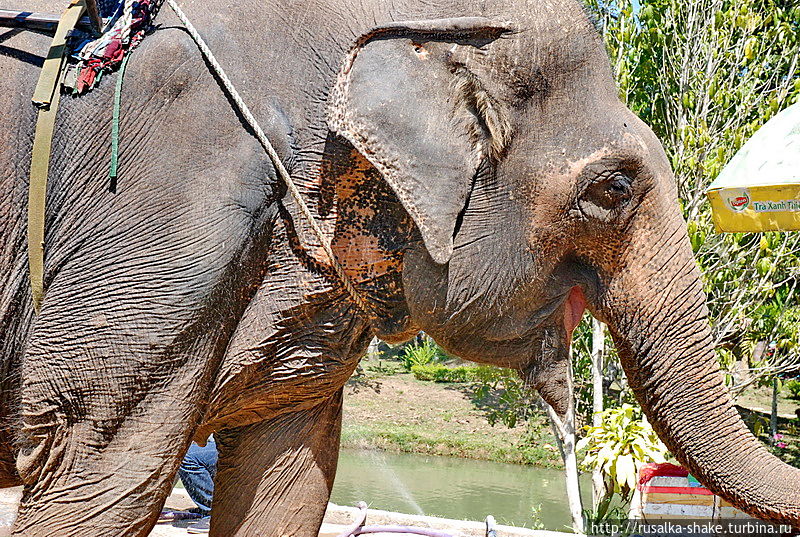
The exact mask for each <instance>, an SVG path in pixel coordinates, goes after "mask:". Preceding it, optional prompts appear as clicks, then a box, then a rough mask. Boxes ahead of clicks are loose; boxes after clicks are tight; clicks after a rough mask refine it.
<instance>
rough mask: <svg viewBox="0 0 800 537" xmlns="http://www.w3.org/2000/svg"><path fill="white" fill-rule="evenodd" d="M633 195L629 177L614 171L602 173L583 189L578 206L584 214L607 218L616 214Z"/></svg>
mask: <svg viewBox="0 0 800 537" xmlns="http://www.w3.org/2000/svg"><path fill="white" fill-rule="evenodd" d="M631 197H633V190H632V188H631V179H630V178H629V177H627V176H626V175H624V174H622V173H619V172H614V173H610V174H603V175H600V176H598V177H597V178H596V179H595V180H594V181H592V182H591V183H590V184H589V186H587V187H586V189H585V190H584V191H583V194H582V195H581V197H580V200H579V206H580V209H581V211H582V212H583V214H584V215H586V216H588V217H593V218H600V219H603V220H608V219H610V218H613V217H614V216H616V215H617V214H618V213H619V212H620V211H621V210H622V208H623V207H624V206H625V205H626V204H627V203H628V202H629V201H630V200H631Z"/></svg>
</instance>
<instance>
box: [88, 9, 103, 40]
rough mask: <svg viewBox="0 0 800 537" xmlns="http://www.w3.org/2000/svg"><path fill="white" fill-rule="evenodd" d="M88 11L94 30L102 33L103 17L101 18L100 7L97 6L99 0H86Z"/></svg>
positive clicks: (96, 32)
mask: <svg viewBox="0 0 800 537" xmlns="http://www.w3.org/2000/svg"><path fill="white" fill-rule="evenodd" d="M85 1H86V13H88V14H89V22H90V23H91V25H92V30H93V31H94V33H95V34H96V35H100V33H101V32H102V31H103V19H102V18H100V9H99V8H98V7H97V0H85Z"/></svg>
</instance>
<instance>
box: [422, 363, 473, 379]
mask: <svg viewBox="0 0 800 537" xmlns="http://www.w3.org/2000/svg"><path fill="white" fill-rule="evenodd" d="M474 372H475V368H474V367H467V366H457V367H448V366H446V365H441V364H427V365H412V366H411V373H412V374H413V375H414V378H416V379H417V380H427V381H433V382H469V381H470V380H472V378H473V377H474Z"/></svg>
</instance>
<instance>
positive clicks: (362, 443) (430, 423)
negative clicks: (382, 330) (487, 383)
mask: <svg viewBox="0 0 800 537" xmlns="http://www.w3.org/2000/svg"><path fill="white" fill-rule="evenodd" d="M342 445H343V446H344V447H349V448H367V449H384V450H390V451H404V452H409V453H425V454H433V455H447V456H454V457H465V458H472V459H483V460H490V461H497V462H510V463H517V464H527V465H537V466H543V467H548V468H558V467H560V466H561V459H560V457H559V455H558V449H557V448H556V444H555V440H554V438H553V436H552V435H551V433H550V430H549V426H548V425H547V423H546V422H545V421H544V419H541V420H533V421H532V422H531V423H530V424H528V425H527V426H526V425H524V424H523V425H519V426H517V427H514V428H508V427H505V426H504V425H502V424H497V425H495V426H492V425H490V424H489V421H488V419H487V417H486V414H485V412H484V411H482V410H479V409H478V408H477V406H476V404H475V402H474V400H473V390H472V388H471V386H470V385H469V384H466V383H434V382H423V381H419V380H416V379H415V378H414V377H413V376H412V375H411V374H409V373H406V372H401V368H400V367H399V365H398V364H396V363H394V362H388V363H387V362H386V361H382V362H378V361H377V360H366V361H365V362H363V363H362V365H361V371H360V372H359V374H358V375H356V376H355V377H354V378H353V379H351V380H350V382H349V383H348V385H347V387H346V390H345V402H344V419H343V427H342Z"/></svg>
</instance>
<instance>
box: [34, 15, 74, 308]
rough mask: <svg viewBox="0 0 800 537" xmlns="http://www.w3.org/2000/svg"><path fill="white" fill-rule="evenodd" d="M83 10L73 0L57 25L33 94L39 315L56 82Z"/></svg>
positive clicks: (36, 301) (58, 96) (57, 98)
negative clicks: (35, 110) (37, 110)
mask: <svg viewBox="0 0 800 537" xmlns="http://www.w3.org/2000/svg"><path fill="white" fill-rule="evenodd" d="M85 10H86V4H85V2H84V0H73V2H72V3H71V4H70V5H69V7H68V8H67V10H66V11H65V12H64V14H63V15H62V16H61V19H60V20H59V21H58V28H56V34H55V36H53V43H52V44H51V45H50V51H49V52H48V53H47V58H46V59H45V61H44V64H43V65H42V72H41V74H40V75H39V81H38V82H37V84H36V90H35V91H34V93H33V99H32V100H33V104H35V105H36V106H38V107H39V112H38V114H37V118H36V133H35V134H34V137H33V149H32V150H31V170H30V184H29V186H28V269H29V271H30V279H31V295H32V296H33V308H34V310H35V311H36V313H37V314H38V313H39V310H40V309H41V305H42V298H43V297H44V216H45V201H46V197H47V175H48V173H49V170H50V151H51V148H52V144H53V131H54V129H55V124H56V115H57V112H58V104H59V101H60V100H61V91H60V90H59V88H58V82H59V80H60V78H61V70H62V67H63V64H64V51H65V49H66V44H67V37H68V36H69V33H70V32H71V31H72V29H73V28H75V26H76V25H77V24H78V21H79V20H80V18H81V16H83V12H84V11H85Z"/></svg>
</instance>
